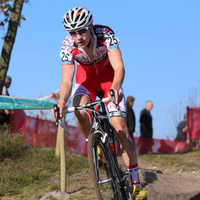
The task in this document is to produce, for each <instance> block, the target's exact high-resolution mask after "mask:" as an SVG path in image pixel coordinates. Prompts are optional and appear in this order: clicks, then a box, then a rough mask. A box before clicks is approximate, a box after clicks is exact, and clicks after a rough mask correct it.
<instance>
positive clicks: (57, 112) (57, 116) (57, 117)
mask: <svg viewBox="0 0 200 200" xmlns="http://www.w3.org/2000/svg"><path fill="white" fill-rule="evenodd" d="M53 109H54V111H55V118H56V127H57V128H58V119H59V107H58V106H57V104H55V105H54V106H53Z"/></svg>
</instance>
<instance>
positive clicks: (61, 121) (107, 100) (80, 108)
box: [53, 89, 120, 132]
mask: <svg viewBox="0 0 200 200" xmlns="http://www.w3.org/2000/svg"><path fill="white" fill-rule="evenodd" d="M109 93H110V95H111V98H112V100H113V103H114V104H115V105H116V108H117V110H118V111H120V108H119V105H118V104H116V103H115V95H114V90H113V89H110V91H109ZM109 101H110V99H109V98H108V97H107V98H103V99H100V100H97V101H94V102H89V103H86V104H84V105H80V106H72V107H69V108H65V109H64V110H63V113H66V114H67V113H72V112H75V111H78V110H83V109H87V108H91V107H92V106H95V105H97V104H99V103H101V102H102V103H106V102H109ZM53 109H54V111H55V118H56V127H58V124H59V123H60V125H61V127H62V128H63V129H64V130H65V131H66V132H68V130H67V128H66V126H65V124H64V121H63V119H61V118H60V117H59V116H60V115H59V107H58V106H57V104H55V105H54V106H53Z"/></svg>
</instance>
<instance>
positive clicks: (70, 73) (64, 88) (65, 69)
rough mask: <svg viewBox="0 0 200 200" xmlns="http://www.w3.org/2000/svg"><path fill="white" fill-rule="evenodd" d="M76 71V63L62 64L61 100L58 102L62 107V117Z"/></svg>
mask: <svg viewBox="0 0 200 200" xmlns="http://www.w3.org/2000/svg"><path fill="white" fill-rule="evenodd" d="M74 72H75V66H74V64H70V65H69V64H68V65H64V64H63V65H62V80H61V84H60V100H59V102H58V107H59V108H60V117H62V110H63V109H64V106H65V103H66V102H67V101H68V99H69V97H70V95H71V91H72V85H73V77H74Z"/></svg>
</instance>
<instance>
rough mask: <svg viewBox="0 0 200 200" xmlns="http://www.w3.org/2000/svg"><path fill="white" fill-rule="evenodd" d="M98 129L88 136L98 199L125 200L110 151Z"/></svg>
mask: <svg viewBox="0 0 200 200" xmlns="http://www.w3.org/2000/svg"><path fill="white" fill-rule="evenodd" d="M101 136H102V133H101V132H99V131H96V132H94V133H92V134H90V135H89V138H88V163H89V169H90V174H91V178H92V183H93V186H94V189H95V193H96V196H97V199H98V200H112V199H113V200H123V198H122V196H121V192H120V188H119V184H118V181H117V177H116V176H115V172H114V169H113V167H112V163H111V160H110V156H109V152H108V150H107V149H106V146H105V145H104V144H103V142H102V140H101Z"/></svg>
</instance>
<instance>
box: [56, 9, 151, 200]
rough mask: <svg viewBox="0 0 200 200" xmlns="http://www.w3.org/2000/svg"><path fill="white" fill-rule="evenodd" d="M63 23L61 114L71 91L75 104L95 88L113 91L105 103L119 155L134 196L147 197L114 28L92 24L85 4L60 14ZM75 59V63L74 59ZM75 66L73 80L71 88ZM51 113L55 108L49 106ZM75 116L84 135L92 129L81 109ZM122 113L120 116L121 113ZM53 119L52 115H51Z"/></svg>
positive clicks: (89, 98) (91, 96) (88, 97)
mask: <svg viewBox="0 0 200 200" xmlns="http://www.w3.org/2000/svg"><path fill="white" fill-rule="evenodd" d="M63 26H64V28H65V30H66V31H67V32H68V35H67V36H66V38H65V39H64V41H63V43H62V48H61V53H60V56H61V59H62V80H61V85H60V100H59V101H58V103H57V105H58V107H59V109H60V117H62V113H63V109H64V107H65V104H66V102H67V100H68V99H69V97H70V95H71V92H72V99H73V105H74V106H78V105H81V104H85V103H87V102H89V101H94V100H95V99H96V91H97V90H102V91H103V92H104V97H109V98H110V99H111V96H110V94H109V90H110V89H113V90H114V92H115V100H116V104H119V107H120V109H121V112H120V113H119V112H117V109H116V106H115V104H114V103H113V102H112V99H111V102H109V103H107V105H106V106H107V109H108V112H109V114H110V117H111V123H112V125H113V127H114V130H115V135H116V137H117V139H118V141H119V142H120V148H121V150H122V157H123V160H124V162H125V164H126V167H127V170H128V171H129V173H130V177H131V180H132V184H133V195H134V197H135V199H141V200H142V199H146V197H147V191H146V189H145V188H142V187H141V184H140V181H139V174H138V163H137V155H136V151H135V146H134V143H133V141H132V140H131V138H130V136H129V133H128V129H127V126H126V120H125V117H126V106H125V101H124V94H123V89H122V83H123V80H124V75H125V70H124V65H123V61H122V56H121V51H120V49H119V39H118V38H117V37H116V36H115V34H114V32H113V30H112V29H111V28H109V27H108V26H105V25H93V16H92V14H91V12H90V11H89V10H88V9H87V8H85V7H74V8H72V9H70V10H69V11H68V12H67V13H65V14H64V17H63ZM75 62H76V63H75ZM75 64H77V66H76V81H75V87H74V90H73V91H72V85H73V77H74V74H75ZM52 115H53V117H54V111H53V110H52ZM74 115H75V120H76V123H77V126H78V128H79V129H80V131H81V132H82V133H83V134H84V135H85V136H86V137H87V136H88V134H89V133H90V132H91V124H90V119H89V117H88V115H87V113H85V112H83V111H79V112H75V113H74ZM122 115H123V116H122ZM54 119H55V117H54Z"/></svg>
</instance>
